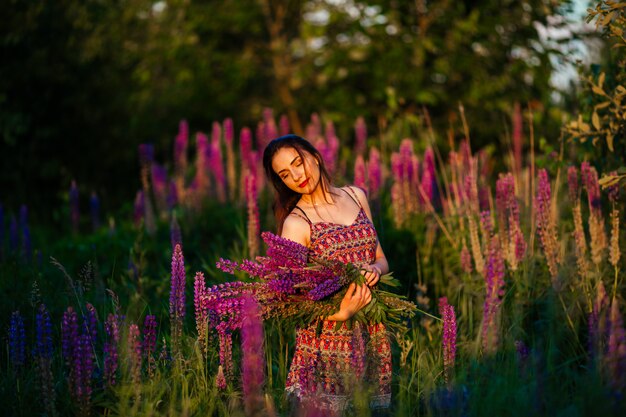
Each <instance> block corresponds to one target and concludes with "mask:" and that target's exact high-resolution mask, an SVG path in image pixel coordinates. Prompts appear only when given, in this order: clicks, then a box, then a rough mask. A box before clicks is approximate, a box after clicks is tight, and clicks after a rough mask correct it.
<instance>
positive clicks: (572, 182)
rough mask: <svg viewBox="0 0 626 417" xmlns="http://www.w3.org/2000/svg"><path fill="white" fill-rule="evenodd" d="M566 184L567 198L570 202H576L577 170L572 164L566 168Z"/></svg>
mask: <svg viewBox="0 0 626 417" xmlns="http://www.w3.org/2000/svg"><path fill="white" fill-rule="evenodd" d="M567 185H568V195H569V200H570V202H571V203H572V204H577V203H578V170H577V169H576V167H575V166H574V165H571V166H570V167H568V168H567Z"/></svg>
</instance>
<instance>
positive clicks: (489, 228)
mask: <svg viewBox="0 0 626 417" xmlns="http://www.w3.org/2000/svg"><path fill="white" fill-rule="evenodd" d="M480 224H481V225H482V227H483V229H484V230H485V232H487V236H492V235H493V233H494V229H493V222H492V221H491V212H490V211H489V210H484V211H482V212H481V213H480Z"/></svg>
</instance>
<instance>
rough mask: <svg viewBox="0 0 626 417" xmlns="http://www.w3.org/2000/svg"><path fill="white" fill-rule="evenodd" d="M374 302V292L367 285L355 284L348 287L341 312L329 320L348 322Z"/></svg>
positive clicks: (340, 306) (340, 307)
mask: <svg viewBox="0 0 626 417" xmlns="http://www.w3.org/2000/svg"><path fill="white" fill-rule="evenodd" d="M370 301H372V292H371V291H370V289H369V288H368V287H367V285H356V284H355V283H354V282H353V283H352V284H350V286H349V287H348V291H346V295H344V297H343V300H341V304H340V305H339V311H338V312H337V313H335V314H333V315H332V316H329V317H328V318H327V320H332V321H346V320H349V319H351V318H352V316H354V315H355V314H356V313H357V312H358V311H359V310H361V309H362V308H363V307H365V306H366V305H367V304H369V302H370Z"/></svg>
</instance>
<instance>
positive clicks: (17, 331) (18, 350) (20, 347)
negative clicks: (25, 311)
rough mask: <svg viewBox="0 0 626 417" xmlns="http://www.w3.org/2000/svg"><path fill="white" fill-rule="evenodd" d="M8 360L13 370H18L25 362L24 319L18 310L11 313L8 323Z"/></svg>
mask: <svg viewBox="0 0 626 417" xmlns="http://www.w3.org/2000/svg"><path fill="white" fill-rule="evenodd" d="M9 361H10V362H11V367H12V368H13V370H14V371H18V370H20V369H21V368H22V367H23V366H24V364H25V363H26V333H25V330H24V319H22V315H21V314H20V312H19V311H14V312H13V313H12V314H11V322H10V324H9Z"/></svg>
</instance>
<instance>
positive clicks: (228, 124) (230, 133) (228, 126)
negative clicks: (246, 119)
mask: <svg viewBox="0 0 626 417" xmlns="http://www.w3.org/2000/svg"><path fill="white" fill-rule="evenodd" d="M223 128H224V143H226V145H228V146H231V145H232V144H233V140H234V138H235V127H234V126H233V119H231V118H230V117H229V118H227V119H224V122H223Z"/></svg>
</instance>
